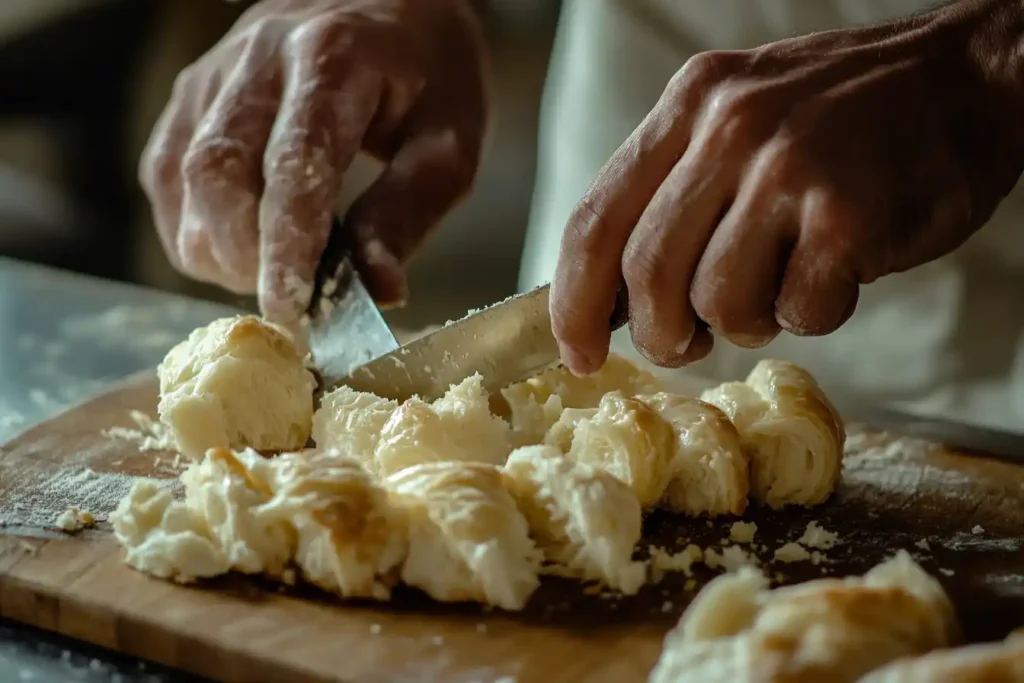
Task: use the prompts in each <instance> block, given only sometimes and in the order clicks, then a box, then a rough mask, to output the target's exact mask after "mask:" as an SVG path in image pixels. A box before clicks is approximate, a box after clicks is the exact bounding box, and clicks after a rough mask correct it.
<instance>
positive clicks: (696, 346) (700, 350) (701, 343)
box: [681, 320, 715, 365]
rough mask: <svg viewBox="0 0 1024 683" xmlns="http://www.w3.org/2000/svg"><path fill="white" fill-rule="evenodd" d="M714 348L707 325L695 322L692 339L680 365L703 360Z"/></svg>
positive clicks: (712, 338) (711, 335)
mask: <svg viewBox="0 0 1024 683" xmlns="http://www.w3.org/2000/svg"><path fill="white" fill-rule="evenodd" d="M714 348H715V336H714V335H713V334H712V333H711V330H710V329H708V326H707V323H705V322H704V321H703V320H697V322H696V324H695V325H694V330H693V337H692V338H691V339H690V344H689V346H687V347H686V352H685V353H684V354H683V357H682V361H681V365H689V364H690V363H696V362H697V361H699V360H703V359H704V358H706V357H707V356H708V354H710V353H711V351H712V350H714Z"/></svg>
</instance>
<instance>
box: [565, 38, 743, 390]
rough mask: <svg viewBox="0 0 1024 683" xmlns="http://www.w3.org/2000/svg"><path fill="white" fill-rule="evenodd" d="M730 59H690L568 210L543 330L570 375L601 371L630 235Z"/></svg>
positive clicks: (718, 56) (709, 55) (711, 56)
mask: <svg viewBox="0 0 1024 683" xmlns="http://www.w3.org/2000/svg"><path fill="white" fill-rule="evenodd" d="M734 60H735V58H734V57H733V56H732V55H730V54H726V53H705V54H704V55H698V56H697V57H695V58H694V59H691V60H690V61H689V62H688V63H687V65H686V66H685V67H684V68H683V69H682V70H681V71H680V72H679V74H677V76H676V77H675V78H673V80H672V82H671V83H670V84H669V86H668V87H667V88H666V89H665V92H664V94H663V95H662V97H661V99H660V100H659V102H658V104H657V105H656V106H655V107H654V109H652V110H651V112H650V113H649V114H648V115H647V117H646V118H645V119H644V121H643V122H642V123H641V124H640V126H638V127H637V129H636V130H635V131H634V132H633V133H632V134H631V135H630V136H629V138H628V139H627V140H626V141H625V142H624V143H623V144H622V146H621V147H619V149H618V150H616V152H615V154H614V155H612V157H611V159H609V161H608V163H606V164H605V166H604V167H603V168H602V169H601V172H600V173H599V174H598V177H597V179H596V180H595V181H594V183H593V185H592V186H591V187H590V189H589V190H588V191H587V194H586V195H585V196H584V197H583V199H582V200H581V201H580V202H579V204H577V206H576V208H575V209H574V210H573V213H572V215H571V216H570V218H569V221H568V224H567V225H566V228H565V232H564V233H563V235H562V243H561V249H560V251H559V257H558V264H557V266H556V268H555V274H554V277H553V279H552V282H551V323H552V329H553V332H554V334H555V338H556V339H557V340H558V344H559V349H560V350H561V356H562V361H563V362H564V363H565V364H566V365H567V366H568V367H569V368H570V369H571V370H573V371H574V372H577V373H581V374H585V373H588V372H593V371H595V370H597V369H598V368H600V367H601V365H603V364H604V361H605V359H606V358H607V356H608V344H609V341H610V339H611V331H610V328H609V324H608V321H609V318H610V316H611V312H612V309H613V308H614V305H615V295H616V291H617V289H618V286H619V283H620V281H621V273H622V253H623V250H624V249H625V248H626V243H627V242H628V240H629V236H630V233H631V232H632V231H633V228H634V226H635V225H636V224H637V221H639V220H640V217H641V215H642V214H643V213H644V209H645V208H646V207H647V205H648V203H649V202H650V201H651V198H652V197H653V196H654V194H655V192H657V190H658V188H659V187H660V186H661V185H662V181H663V180H664V179H665V177H666V176H667V175H668V174H669V173H670V172H671V170H672V168H673V167H674V166H675V164H676V162H677V161H678V160H679V158H680V157H681V156H682V155H683V152H684V151H685V150H686V147H687V145H688V144H689V141H690V134H691V128H692V126H693V122H694V120H695V118H696V117H697V115H698V113H699V111H700V108H701V103H702V102H703V100H704V98H705V96H706V93H707V90H708V87H709V86H710V85H711V84H713V83H715V82H716V81H717V80H718V79H720V78H721V75H722V73H723V72H726V71H728V70H729V69H730V68H731V65H732V63H733V62H734Z"/></svg>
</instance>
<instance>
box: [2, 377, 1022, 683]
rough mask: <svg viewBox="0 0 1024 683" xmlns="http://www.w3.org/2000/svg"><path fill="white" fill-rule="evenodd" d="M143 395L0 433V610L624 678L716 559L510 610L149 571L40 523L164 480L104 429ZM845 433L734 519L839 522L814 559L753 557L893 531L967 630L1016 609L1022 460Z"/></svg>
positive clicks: (350, 673)
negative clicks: (833, 482) (689, 583)
mask: <svg viewBox="0 0 1024 683" xmlns="http://www.w3.org/2000/svg"><path fill="white" fill-rule="evenodd" d="M156 401H157V385H156V380H155V377H153V376H152V375H151V374H146V375H142V376H138V377H135V378H132V379H130V380H128V381H126V382H125V383H124V384H121V385H119V386H117V387H114V388H113V389H112V390H111V391H110V392H109V393H107V394H105V395H103V396H100V397H98V398H96V399H94V400H92V401H90V402H88V403H86V404H84V405H81V406H79V407H77V408H74V409H72V410H70V411H68V412H66V413H64V414H63V415H60V416H59V417H56V418H54V419H52V420H50V421H48V422H46V423H43V424H40V425H38V426H36V427H35V428H33V429H30V430H29V431H27V432H26V433H24V434H23V435H21V436H19V437H18V438H16V439H14V440H13V441H12V442H11V443H9V444H7V445H6V446H4V447H3V448H2V449H0V519H2V520H4V524H3V526H2V528H0V614H2V615H3V616H4V617H8V618H11V619H15V620H18V621H23V622H26V623H29V624H32V625H34V626H38V627H41V628H44V629H49V630H53V631H59V632H61V633H63V634H66V635H69V636H72V637H75V638H80V639H83V640H87V641H90V642H92V643H95V644H98V645H101V646H105V647H108V648H112V649H115V650H120V651H122V652H126V653H129V654H132V655H137V656H140V657H144V658H148V659H151V660H156V661H158V662H161V663H164V664H168V665H171V666H176V667H181V668H183V669H187V670H190V671H192V672H195V673H198V674H202V675H205V676H208V677H211V678H215V679H221V680H229V681H275V682H286V681H320V680H343V681H349V682H351V683H364V682H370V681H457V682H463V681H464V682H467V683H468V682H470V681H473V682H477V681H518V682H519V683H528V682H533V681H540V682H544V683H549V682H552V681H574V682H575V681H609V682H612V681H614V682H616V683H624V682H626V681H642V680H645V678H646V676H647V674H648V672H649V671H650V669H651V667H652V666H653V664H654V662H655V661H656V659H657V657H658V654H659V652H660V649H661V643H662V638H663V636H664V634H665V632H666V631H667V630H668V629H670V628H671V627H672V626H673V625H674V624H675V622H676V620H677V619H678V617H679V615H680V614H681V612H682V611H683V609H684V608H685V606H686V605H687V603H688V602H689V601H690V600H691V599H692V597H693V595H694V594H695V591H696V589H699V587H700V585H702V584H703V583H705V582H706V581H707V580H708V578H710V577H711V576H712V575H713V574H712V573H711V572H709V571H707V570H705V569H703V568H700V569H698V571H697V573H696V577H697V579H698V581H697V586H696V587H691V588H690V589H689V590H687V589H686V587H685V585H684V584H685V580H684V578H683V577H682V576H681V575H669V576H668V577H667V578H665V579H664V580H663V581H662V582H661V583H660V584H657V585H652V586H648V587H646V588H645V589H644V590H643V591H642V592H641V593H640V594H639V595H637V596H635V597H629V598H621V597H610V596H607V595H599V594H596V593H594V592H593V591H589V590H586V589H584V588H582V587H581V586H580V585H578V584H575V583H573V582H570V581H566V580H562V579H554V578H552V579H548V580H545V582H544V584H543V585H542V587H541V589H540V590H539V591H538V592H537V594H536V595H535V596H534V598H533V599H532V601H531V602H530V604H529V605H528V607H527V609H526V610H525V611H524V612H522V613H520V614H505V613H501V612H496V611H490V612H488V611H485V610H481V609H480V608H478V607H476V606H472V605H439V604H435V603H432V602H431V601H429V600H427V599H426V598H424V597H423V596H422V595H420V594H418V593H416V592H414V591H411V590H407V591H405V592H400V593H398V594H396V597H395V600H394V602H393V603H392V604H388V605H375V604H366V603H343V602H341V601H339V600H335V599H332V598H330V597H329V596H326V595H324V594H321V593H317V592H315V591H313V590H311V589H302V588H298V589H288V590H281V589H278V588H275V587H273V586H269V585H266V584H263V583H261V582H260V581H258V580H254V579H249V578H244V577H240V576H229V577H225V578H223V579H220V580H215V581H211V582H209V583H205V584H202V585H200V586H197V587H184V586H178V585H174V584H170V583H166V582H163V581H160V580H156V579H151V578H149V577H147V576H144V575H142V574H140V573H138V572H135V571H133V570H132V569H130V568H128V567H126V566H124V565H123V564H122V563H121V554H120V551H119V548H118V546H117V544H116V543H115V541H114V540H113V538H112V536H111V532H110V527H109V525H107V524H106V523H104V522H101V523H99V524H98V525H97V526H96V528H93V529H88V530H85V531H83V532H80V533H79V534H77V535H75V536H67V535H64V534H62V533H59V532H57V531H55V530H54V529H53V528H52V525H53V522H54V520H55V518H56V516H57V515H58V514H59V513H60V512H62V511H64V510H65V509H66V508H67V507H68V506H71V505H75V506H78V507H80V508H83V509H88V510H90V511H92V512H93V513H94V514H96V516H97V517H98V518H99V519H101V520H102V519H104V518H105V517H106V515H107V514H108V513H109V512H110V511H111V510H112V509H113V508H114V506H116V504H117V501H118V500H119V498H120V497H121V496H122V495H123V494H124V493H126V492H127V490H128V488H129V487H130V485H131V483H132V481H133V478H134V477H138V476H147V477H155V478H162V479H168V480H169V481H170V480H173V479H174V478H175V476H176V474H177V473H178V471H179V470H180V469H181V463H180V461H179V462H178V463H177V465H176V464H175V458H174V455H173V454H170V453H164V452H153V451H140V450H139V448H138V446H136V445H134V444H132V443H130V442H127V441H124V440H119V439H116V438H111V437H109V436H104V434H103V432H104V431H105V430H106V429H108V428H110V427H116V426H121V427H128V428H130V427H132V426H133V423H132V421H131V419H130V417H129V411H130V410H133V409H137V410H141V411H143V412H145V413H148V414H150V415H153V414H155V407H156ZM849 432H850V437H849V443H848V448H847V451H848V452H847V456H846V461H845V468H844V472H843V480H842V485H841V488H840V490H839V492H838V494H837V495H836V496H834V498H833V499H832V500H831V501H830V502H828V503H827V504H825V505H824V506H821V507H819V508H816V509H814V510H797V511H785V512H781V513H780V512H772V511H768V510H762V509H757V508H752V509H751V510H750V511H749V512H748V514H747V515H746V516H745V518H746V519H748V520H752V521H755V522H756V523H757V525H758V531H757V535H756V537H755V541H754V549H755V550H756V551H757V554H758V556H759V557H760V559H761V560H762V562H763V563H765V564H767V563H768V562H769V561H770V560H771V556H772V554H773V551H774V549H775V548H776V547H778V546H779V545H781V544H782V543H784V542H785V541H787V540H795V539H796V538H798V537H799V536H800V535H801V533H802V532H803V529H804V528H805V526H806V525H807V523H808V522H809V521H811V520H816V521H817V522H818V523H819V524H820V525H821V526H823V527H824V528H826V529H829V530H832V531H836V532H838V533H839V535H840V538H841V543H840V544H839V545H837V546H836V547H835V548H833V549H831V550H829V551H827V552H826V557H827V558H828V561H827V562H825V563H824V564H821V565H819V566H814V565H812V564H810V563H807V562H805V563H801V564H789V565H787V564H774V565H771V566H770V567H769V568H768V569H769V573H770V574H771V575H772V576H773V577H774V578H775V579H776V580H781V582H783V583H791V582H796V581H800V580H806V579H808V578H814V577H818V576H822V575H824V574H826V573H827V574H834V575H845V574H850V573H862V572H863V571H865V570H867V569H868V568H870V567H871V566H872V565H874V564H875V563H877V562H879V561H881V560H883V559H885V558H886V557H888V556H889V555H891V554H892V553H893V552H895V551H896V550H897V549H898V548H906V549H908V550H909V551H911V552H912V553H913V554H914V555H915V557H917V558H918V559H919V561H920V562H921V563H922V565H923V566H924V567H925V568H926V569H927V570H929V571H930V572H932V573H933V574H935V575H936V576H937V578H938V579H939V580H940V581H941V582H942V583H943V584H944V585H945V587H946V588H947V590H948V591H949V593H950V595H951V596H952V598H953V600H954V602H955V603H956V605H957V609H958V611H959V613H960V616H961V619H962V621H963V622H964V626H965V628H966V631H967V634H968V636H969V638H970V639H972V640H977V639H989V638H996V637H1000V636H1002V635H1003V634H1004V633H1005V632H1006V631H1008V630H1009V629H1010V628H1011V627H1014V626H1017V625H1020V624H1022V623H1024V547H1022V538H1021V536H1022V535H1024V468H1022V467H1019V466H1014V465H1011V464H1008V463H1005V462H998V461H995V460H989V459H984V458H978V457H968V456H965V455H958V454H957V453H953V452H949V451H947V450H944V449H943V448H941V447H939V446H936V445H934V444H928V443H924V442H921V441H916V440H908V439H901V438H898V437H896V436H893V435H890V434H885V433H877V432H872V431H871V430H869V429H866V428H863V427H860V426H857V425H850V427H849ZM732 521H733V520H720V521H715V522H713V523H712V522H707V521H705V520H692V519H691V520H687V519H683V518H681V517H678V516H673V515H667V514H652V515H651V516H650V517H649V518H648V519H647V520H646V522H645V541H644V544H643V547H645V548H646V547H647V545H648V544H650V543H653V544H655V545H659V546H669V547H671V548H674V549H678V548H681V547H682V546H683V545H685V544H687V543H690V542H695V543H698V544H700V545H707V544H709V543H719V542H721V540H722V539H723V538H725V537H727V536H728V528H729V525H730V523H731V522H732ZM47 526H50V527H51V528H49V529H47V528H46V527H47ZM976 527H980V528H976ZM972 529H973V530H974V531H972ZM922 541H925V542H926V543H921V542H922ZM915 544H920V546H921V547H918V545H915ZM925 548H927V549H925ZM894 618H898V615H894Z"/></svg>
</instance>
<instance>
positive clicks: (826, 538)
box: [797, 522, 839, 550]
mask: <svg viewBox="0 0 1024 683" xmlns="http://www.w3.org/2000/svg"><path fill="white" fill-rule="evenodd" d="M838 542H839V534H836V533H833V532H831V531H828V530H827V529H823V528H822V527H820V526H818V523H817V522H811V523H809V524H808V525H807V528H806V529H804V533H803V536H801V537H800V538H799V539H797V543H800V544H801V545H803V546H804V547H806V548H818V549H820V550H828V549H830V548H832V547H834V546H835V544H836V543H838Z"/></svg>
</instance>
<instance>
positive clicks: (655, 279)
mask: <svg viewBox="0 0 1024 683" xmlns="http://www.w3.org/2000/svg"><path fill="white" fill-rule="evenodd" d="M678 274H679V269H678V268H676V267H673V265H672V263H671V262H670V259H669V258H668V257H667V254H665V253H663V252H662V251H661V250H658V249H655V248H652V247H650V246H648V245H644V244H641V245H638V246H635V247H632V246H631V247H630V248H628V249H627V250H626V252H625V253H624V254H623V256H622V277H623V278H624V279H625V280H626V286H627V287H628V288H629V289H630V291H633V292H637V291H645V292H649V293H657V292H668V291H672V289H673V282H674V281H676V280H678Z"/></svg>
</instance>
